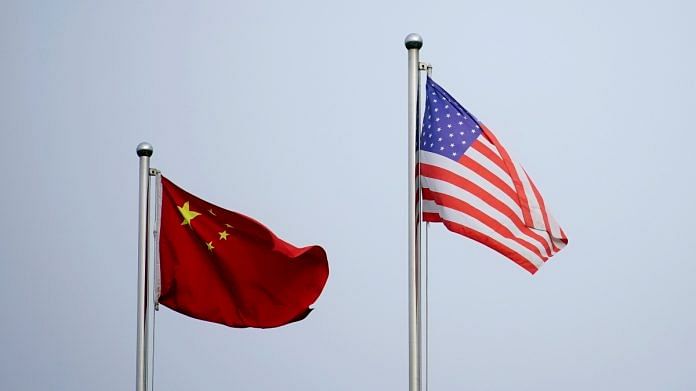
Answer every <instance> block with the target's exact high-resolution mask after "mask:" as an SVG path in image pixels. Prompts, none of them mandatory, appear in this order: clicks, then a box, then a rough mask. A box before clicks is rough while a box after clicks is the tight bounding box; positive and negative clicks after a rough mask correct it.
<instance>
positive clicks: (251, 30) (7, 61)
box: [0, 1, 696, 391]
mask: <svg viewBox="0 0 696 391" xmlns="http://www.w3.org/2000/svg"><path fill="white" fill-rule="evenodd" d="M695 18H696V7H695V6H694V5H692V3H690V2H688V1H683V2H675V1H660V2H657V1H654V2H642V1H625V2H619V1H582V2H580V1H577V2H572V3H571V2H559V1H547V2H538V1H535V2H525V4H522V2H517V1H476V2H469V1H428V2H422V1H418V2H417V1H390V2H377V1H349V2H332V1H314V2H310V1H287V2H286V1H277V2H266V1H244V2H239V1H237V2H235V1H220V2H212V1H197V2H182V1H169V2H141V1H138V2H135V1H118V2H95V1H85V2H78V1H71V2H67V1H66V2H58V1H52V2H38V1H33V2H32V1H3V2H1V5H0V131H1V132H2V143H0V163H1V164H2V170H1V171H0V183H1V185H0V186H1V187H0V189H1V193H0V194H2V195H1V196H0V201H2V208H3V212H2V216H3V219H2V220H3V223H2V224H0V308H1V309H2V315H1V316H2V317H1V322H0V389H2V390H32V391H33V390H42V391H43V390H127V389H134V384H135V337H136V283H137V212H138V205H137V201H138V187H137V186H138V161H137V157H136V155H135V146H136V145H137V144H138V143H139V142H140V141H143V140H147V141H149V142H151V143H152V144H153V145H154V148H155V153H154V156H153V158H152V165H153V166H154V167H157V168H159V169H160V170H161V171H162V172H163V173H164V174H165V175H166V176H167V177H169V178H170V179H171V180H172V181H174V182H175V183H177V184H178V185H180V186H181V187H183V188H184V189H186V190H188V191H190V192H192V193H194V194H196V195H198V196H200V197H202V198H204V199H207V200H209V201H211V202H213V203H216V204H218V205H220V206H222V207H226V208H228V209H233V210H237V211H240V212H242V213H245V214H248V215H250V216H252V217H254V218H256V219H258V220H260V221H262V222H263V223H265V224H266V225H268V226H269V227H270V228H271V229H273V230H274V231H275V232H276V233H277V234H278V235H279V236H280V237H282V238H284V239H286V240H288V241H290V242H292V243H294V244H296V245H309V244H320V245H322V246H323V247H324V248H325V249H326V251H327V253H328V255H329V262H330V267H331V275H330V278H329V281H328V283H327V286H326V288H325V290H324V293H323V295H322V296H321V297H320V299H319V300H318V302H317V303H316V305H315V308H316V310H315V311H314V312H313V313H312V314H311V315H310V316H309V317H308V318H307V319H306V320H304V321H302V322H299V323H295V324H292V325H289V326H286V327H281V328H278V329H272V330H253V329H243V330H240V329H232V328H227V327H224V326H221V325H217V324H212V323H207V322H203V321H198V320H194V319H191V318H187V317H186V316H183V315H180V314H178V313H175V312H173V311H171V310H169V309H166V308H163V309H162V310H161V311H159V312H158V314H157V320H156V346H155V387H156V389H157V390H168V391H169V390H172V391H176V390H351V391H352V390H406V389H407V384H408V337H407V330H408V328H407V319H408V318H407V315H408V312H407V302H408V301H407V287H408V285H407V246H406V237H407V234H406V232H407V231H406V230H407V226H406V222H407V195H406V191H407V166H406V160H407V127H406V120H407V115H406V109H407V106H406V102H407V97H406V92H407V85H406V82H407V78H406V65H407V62H406V50H405V48H404V46H403V38H404V36H405V35H406V34H407V33H410V32H419V33H421V34H422V36H423V38H424V42H425V43H424V47H423V50H422V60H423V61H427V62H430V63H432V64H433V67H434V71H433V78H434V79H435V80H436V81H437V82H438V83H440V84H441V85H442V86H443V87H444V88H446V89H447V90H448V91H449V92H450V93H451V94H452V95H453V96H455V97H456V98H457V99H458V100H459V102H460V103H462V104H463V105H464V106H465V107H467V108H468V109H469V110H470V111H471V112H472V113H474V114H475V115H476V116H477V117H478V118H479V119H480V120H482V121H483V122H484V123H486V124H487V125H488V127H489V128H491V130H492V131H493V132H495V134H496V135H497V136H498V138H499V139H500V140H501V141H502V142H503V143H504V144H505V145H506V147H507V149H508V150H509V151H510V152H511V154H512V155H513V156H514V157H515V158H516V159H517V160H519V161H520V162H522V163H523V164H524V165H525V167H526V169H527V171H528V172H529V173H530V175H531V176H532V177H533V178H534V180H535V182H536V184H537V185H538V186H539V188H540V190H541V192H542V193H543V194H544V196H545V198H546V200H547V202H548V204H549V205H550V207H551V210H552V211H553V214H554V215H555V217H556V218H557V220H558V221H559V223H560V224H561V226H562V227H563V228H564V230H565V231H566V233H567V234H568V236H569V238H570V244H569V245H568V247H566V248H565V249H564V250H563V251H562V252H561V253H560V254H558V255H557V256H556V257H554V258H553V259H552V260H551V261H549V263H548V264H547V265H546V266H545V267H544V268H542V269H541V270H540V272H539V273H537V274H536V275H535V276H533V277H532V276H531V275H529V274H528V273H527V272H526V271H524V270H523V269H522V268H520V267H518V266H517V265H515V264H514V263H513V262H511V261H509V260H507V259H505V258H504V257H502V256H500V255H499V254H498V253H496V252H494V251H492V250H489V249H488V248H486V247H483V246H481V245H479V244H478V243H476V242H474V241H471V240H468V239H466V238H464V237H461V236H458V235H456V234H453V233H450V232H448V231H446V230H445V229H444V228H443V227H441V226H439V225H432V226H431V227H430V231H429V232H430V245H429V247H430V303H431V305H430V315H431V316H430V335H429V340H430V388H431V390H477V391H478V390H491V391H493V390H496V391H497V390H500V391H506V390H516V391H524V390H534V391H557V390H564V391H575V390H577V391H586V390H633V391H641V390H693V389H696V376H694V373H696V360H694V352H695V351H696V335H695V334H694V330H695V329H696V315H695V312H694V301H695V300H696V255H694V254H695V252H696V244H695V243H696V240H694V239H693V232H694V230H693V221H694V219H696V206H694V200H696V187H695V186H694V184H693V182H694V179H695V178H694V173H693V172H694V171H693V169H694V166H695V165H696V157H695V154H694V153H693V145H694V144H696V136H694V134H695V131H694V126H693V124H694V122H693V118H692V116H693V113H694V110H695V109H694V108H695V107H696V77H695V76H694V74H695V73H694V69H696V54H695V52H694V37H696V27H695V25H694V22H693V21H694V19H695Z"/></svg>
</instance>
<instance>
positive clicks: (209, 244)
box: [205, 240, 215, 251]
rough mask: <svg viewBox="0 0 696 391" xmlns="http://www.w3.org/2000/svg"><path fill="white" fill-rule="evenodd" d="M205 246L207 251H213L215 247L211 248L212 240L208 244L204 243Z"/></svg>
mask: <svg viewBox="0 0 696 391" xmlns="http://www.w3.org/2000/svg"><path fill="white" fill-rule="evenodd" d="M205 245H206V246H208V251H213V249H214V248H215V246H213V241H212V240H211V241H210V242H208V243H206V244H205Z"/></svg>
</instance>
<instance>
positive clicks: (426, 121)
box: [418, 78, 568, 274]
mask: <svg viewBox="0 0 696 391" xmlns="http://www.w3.org/2000/svg"><path fill="white" fill-rule="evenodd" d="M426 94H427V98H426V104H425V113H424V116H423V129H422V132H421V134H420V139H419V143H418V144H419V151H420V153H419V158H420V165H419V170H420V186H421V189H422V194H423V204H422V210H423V220H424V221H428V222H442V223H443V224H444V225H445V226H446V227H447V228H448V229H449V230H450V231H453V232H456V233H459V234H461V235H464V236H466V237H468V238H471V239H473V240H476V241H478V242H480V243H482V244H485V245H486V246H488V247H490V248H492V249H493V250H495V251H497V252H499V253H501V254H503V255H505V256H506V257H508V258H510V259H511V260H512V261H514V262H515V263H517V264H518V265H520V266H522V267H523V268H524V269H526V270H527V271H529V272H530V273H532V274H533V273H535V272H536V271H537V270H539V268H540V267H541V266H542V265H543V264H544V262H546V260H548V259H549V258H550V257H552V256H553V255H554V254H556V253H557V252H558V251H560V250H561V249H562V248H563V247H564V246H565V245H566V244H567V243H568V238H567V237H566V235H565V233H564V232H563V230H562V229H561V227H560V226H559V225H558V223H557V222H556V220H554V218H553V217H552V216H551V214H550V213H549V211H548V210H547V208H546V203H545V202H544V199H543V198H542V196H541V193H539V190H538V189H537V187H536V185H534V182H532V179H531V178H530V177H529V175H528V174H527V172H526V171H525V170H524V169H523V168H522V166H521V165H520V164H519V163H518V162H516V161H514V160H512V159H511V158H510V155H509V154H508V153H507V151H506V150H505V148H504V147H503V145H502V144H501V143H500V142H499V141H498V140H497V139H496V138H495V136H494V135H493V133H491V131H490V130H489V129H488V128H486V127H485V126H484V125H483V124H482V123H481V122H479V121H478V120H477V119H476V118H475V117H474V116H472V115H471V114H470V113H469V112H468V111H467V110H466V109H465V108H464V107H462V106H461V105H460V104H459V103H457V101H456V100H454V98H452V96H451V95H450V94H448V93H447V91H445V90H444V89H443V88H442V87H440V86H439V85H437V84H436V83H435V82H434V81H433V80H432V79H430V78H428V81H427V84H426Z"/></svg>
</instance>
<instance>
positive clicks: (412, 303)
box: [404, 34, 423, 391]
mask: <svg viewBox="0 0 696 391" xmlns="http://www.w3.org/2000/svg"><path fill="white" fill-rule="evenodd" d="M404 44H405V45H406V49H408V333H409V335H408V355H409V362H408V364H409V365H408V366H409V378H408V384H409V388H408V389H409V391H420V390H421V289H420V288H421V286H420V282H421V276H420V248H419V243H420V231H419V229H418V226H419V224H420V216H419V215H420V202H418V199H417V197H418V189H417V188H416V180H417V178H416V169H417V164H418V155H417V153H416V137H417V132H418V121H419V120H420V113H419V111H420V110H419V107H418V94H419V89H420V88H419V87H420V74H419V72H420V71H419V67H420V58H419V57H420V49H421V47H423V38H421V36H420V35H418V34H409V35H407V36H406V39H405V40H404ZM414 208H415V210H414Z"/></svg>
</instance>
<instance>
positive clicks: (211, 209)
mask: <svg viewBox="0 0 696 391" xmlns="http://www.w3.org/2000/svg"><path fill="white" fill-rule="evenodd" d="M208 212H209V213H210V214H211V215H213V216H217V215H216V214H215V212H213V208H210V209H208Z"/></svg>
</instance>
